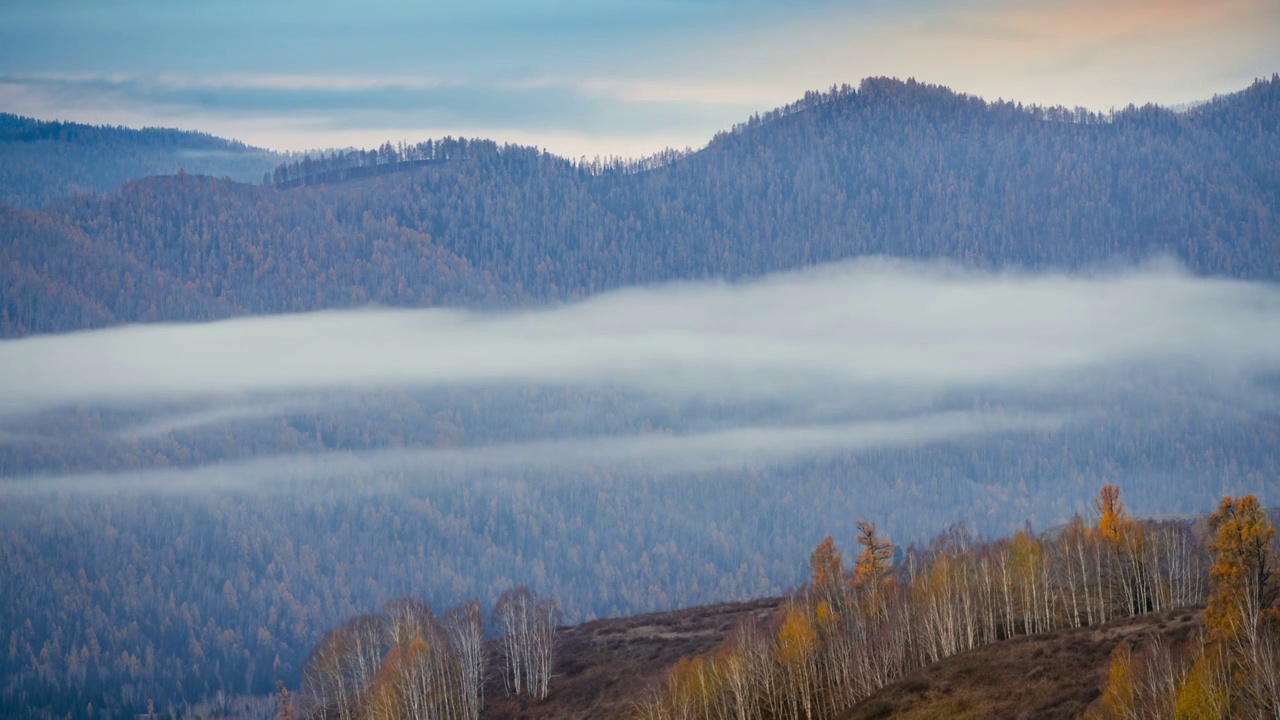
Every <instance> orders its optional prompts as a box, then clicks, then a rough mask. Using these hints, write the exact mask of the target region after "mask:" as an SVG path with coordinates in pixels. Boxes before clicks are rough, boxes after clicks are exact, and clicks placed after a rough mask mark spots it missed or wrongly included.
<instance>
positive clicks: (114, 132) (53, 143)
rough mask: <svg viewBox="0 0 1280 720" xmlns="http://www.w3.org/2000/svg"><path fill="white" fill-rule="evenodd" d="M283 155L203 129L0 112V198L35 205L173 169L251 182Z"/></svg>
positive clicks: (97, 192)
mask: <svg viewBox="0 0 1280 720" xmlns="http://www.w3.org/2000/svg"><path fill="white" fill-rule="evenodd" d="M288 158H289V155H286V154H281V153H275V152H272V151H269V150H263V149H261V148H254V147H249V146H247V145H245V144H244V143H240V142H236V141H233V140H224V139H222V138H219V137H215V136H213V135H209V134H207V133H200V132H192V131H183V130H173V129H166V128H144V129H142V130H133V129H130V128H125V127H110V126H95V125H84V124H80V123H71V122H56V121H46V120H36V119H33V118H27V117H21V116H19V115H13V114H11V113H0V204H3V205H10V206H13V207H20V208H29V209H33V210H38V209H40V208H42V207H44V206H45V205H46V204H47V203H49V202H52V201H54V200H61V199H65V198H69V197H73V196H76V195H102V194H105V193H109V192H113V191H115V190H116V189H117V188H119V187H120V184H121V183H123V182H125V181H126V180H132V179H136V178H143V177H148V176H152V175H173V174H175V173H177V172H178V171H179V170H185V171H186V172H189V173H195V174H199V175H210V176H212V177H219V178H220V177H228V178H231V179H233V180H238V181H240V182H254V181H256V180H257V179H258V178H260V177H261V176H262V173H264V172H267V171H268V170H269V169H270V168H271V167H272V166H273V165H276V164H278V163H281V162H284V161H286V160H287V159H288Z"/></svg>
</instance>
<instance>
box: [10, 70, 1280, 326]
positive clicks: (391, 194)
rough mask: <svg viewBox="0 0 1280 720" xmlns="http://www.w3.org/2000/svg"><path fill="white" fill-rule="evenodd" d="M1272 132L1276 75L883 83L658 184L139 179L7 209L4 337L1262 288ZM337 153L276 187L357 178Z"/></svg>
mask: <svg viewBox="0 0 1280 720" xmlns="http://www.w3.org/2000/svg"><path fill="white" fill-rule="evenodd" d="M1277 128H1280V78H1272V79H1270V80H1260V81H1258V82H1257V83H1255V84H1254V85H1253V86H1252V87H1250V88H1248V89H1246V90H1244V91H1242V92H1239V93H1236V94H1233V95H1229V96H1225V97H1221V98H1217V99H1215V100H1214V101H1212V102H1209V103H1207V104H1204V105H1201V106H1197V107H1196V108H1194V109H1192V110H1187V111H1183V112H1174V111H1171V110H1166V109H1162V108H1159V107H1142V108H1133V107H1131V108H1126V109H1124V110H1120V111H1118V112H1116V113H1114V114H1109V115H1099V114H1091V113H1085V112H1073V111H1067V110H1064V109H1053V108H1039V107H1024V106H1022V105H1018V104H1015V103H1011V102H997V103H991V102H986V101H983V100H980V99H978V98H974V97H970V96H967V95H964V94H961V93H957V92H955V91H952V90H950V89H948V88H944V87H939V86H934V85H926V84H922V83H916V82H914V81H909V82H902V81H897V80H890V79H883V78H881V79H869V80H866V81H864V82H862V83H861V84H860V85H859V87H858V88H856V89H855V88H852V87H845V88H836V89H833V90H832V91H830V92H828V93H811V94H810V95H808V96H806V98H805V99H803V100H802V101H800V102H798V103H797V104H795V105H793V106H790V107H788V108H781V109H779V110H778V111H775V112H773V113H769V114H767V115H766V116H764V117H761V118H752V119H751V120H749V121H748V122H746V123H744V124H742V125H741V126H739V127H738V128H736V129H734V130H732V131H729V132H725V133H722V134H721V135H719V136H717V137H716V138H714V139H713V140H712V141H711V142H710V143H709V145H708V146H707V147H706V148H704V149H703V150H701V151H699V152H696V153H691V154H671V155H669V156H666V157H663V158H659V159H657V160H655V161H653V162H640V163H635V164H626V163H619V164H614V165H599V166H584V165H578V164H574V163H571V162H569V161H568V160H565V159H563V158H559V157H556V156H553V155H549V154H546V153H542V152H539V151H536V150H534V149H531V148H524V147H518V146H499V145H497V144H496V143H493V142H490V141H484V140H463V139H446V140H441V141H436V142H433V143H430V144H424V145H423V146H422V149H420V150H415V152H416V153H417V154H415V155H413V156H412V157H413V158H417V159H416V160H413V161H412V162H407V163H404V162H402V164H404V165H406V166H407V167H410V168H411V169H409V170H407V171H404V172H396V173H393V174H389V175H385V176H379V175H376V174H375V175H374V176H373V177H365V178H364V179H362V180H359V181H357V182H332V183H329V182H323V181H321V182H320V184H318V185H314V186H308V185H304V186H302V187H288V188H286V187H283V186H287V185H290V184H292V183H293V181H286V182H284V183H282V187H274V186H262V185H256V184H253V185H251V184H242V183H237V182H234V181H219V180H213V179H208V178H194V177H191V176H189V175H188V176H185V177H178V176H168V177H162V178H152V179H146V180H140V181H132V182H129V183H126V184H125V185H123V186H122V187H120V188H119V189H117V190H115V191H114V192H112V193H110V194H108V195H104V196H93V197H84V198H81V199H79V200H76V201H68V202H62V203H58V204H55V205H53V206H50V207H49V208H47V209H46V210H44V211H40V212H37V213H21V212H17V211H14V210H4V209H0V214H2V215H3V217H0V222H3V223H4V225H5V229H4V233H3V242H4V245H3V246H0V260H3V264H2V265H0V272H2V273H3V276H2V277H3V279H4V280H5V282H6V283H7V284H8V285H9V286H11V287H13V288H15V291H14V292H11V293H7V294H6V296H5V298H4V305H3V307H0V310H3V313H2V314H0V336H8V337H14V336H20V335H26V334H30V333H36V332H57V331H67V330H75V329H81V328H89V327H102V326H107V325H113V324H119V323H129V322H154V321H193V320H209V319H215V318H220V317H226V316H232V315H250V314H266V313H280V312H300V311H309V310H321V309H332V308H343V307H352V306H362V305H366V304H368V303H378V304H385V305H391V306H399V307H425V306H437V305H449V306H466V307H509V306H513V305H525V304H532V303H541V302H558V301H562V300H566V299H573V298H580V297H585V296H588V295H591V294H594V293H598V292H600V291H603V290H608V289H612V288H618V287H624V286H631V285H636V284H648V283H654V282H662V281H670V280H682V279H700V278H707V277H721V278H740V277H752V276H758V275H761V274H764V273H769V272H774V271H780V270H789V269H795V268H800V267H805V266H810V265H813V264H817V263H822V262H828V261H837V260H842V259H848V258H853V257H860V256H865V255H891V256H898V257H907V258H917V259H949V260H955V261H960V262H963V263H965V264H969V265H975V266H979V267H1021V268H1031V269H1078V268H1089V267H1097V266H1100V265H1103V266H1105V265H1107V264H1111V263H1117V262H1130V263H1132V262H1140V261H1146V260H1149V259H1151V258H1153V257H1157V256H1167V257H1172V258H1174V259H1176V260H1177V261H1179V262H1181V263H1183V264H1185V265H1186V266H1187V267H1188V268H1190V269H1191V270H1192V271H1194V272H1197V273H1213V274H1224V275H1229V276H1235V277H1246V278H1260V279H1276V278H1280V255H1277V254H1276V253H1275V252H1274V251H1273V250H1274V233H1275V228H1277V227H1280V129H1277ZM113 132H114V131H113ZM122 132H123V131H122ZM108 135H110V136H111V137H114V135H111V133H108ZM164 137H168V136H164ZM200 137H201V138H202V140H201V142H206V143H208V142H213V140H211V139H209V138H205V137H203V136H200ZM31 147H32V149H31V150H30V152H38V150H37V149H35V148H36V147H37V146H34V145H33V146H31ZM386 150H387V152H386V153H384V156H385V157H383V160H386V161H388V162H391V161H396V160H395V158H396V157H398V156H393V153H394V151H393V150H392V149H391V148H390V146H387V148H386ZM245 152H248V151H247V150H246V151H245ZM335 157H337V158H338V159H330V160H329V161H324V160H307V161H304V162H305V163H307V164H306V165H305V166H303V165H298V166H293V165H290V166H288V168H292V169H287V172H283V173H282V176H284V177H293V176H294V175H295V174H296V175H298V177H306V176H308V175H311V174H315V176H316V177H317V178H320V179H321V180H323V178H324V177H325V173H326V172H330V173H331V172H332V170H326V168H330V167H345V166H346V165H349V164H350V163H351V162H355V161H353V160H352V157H353V156H348V155H342V156H335ZM442 159H447V161H444V162H422V163H421V164H419V165H414V164H413V163H414V162H419V161H428V160H442ZM24 162H26V163H27V164H31V165H34V166H41V162H40V161H39V160H38V158H33V159H30V160H28V161H24ZM326 162H327V163H328V164H326ZM361 162H362V161H361ZM51 167H52V166H51ZM188 172H191V168H190V167H188ZM59 176H67V173H65V172H59ZM51 248H58V250H57V258H56V260H51V259H49V258H47V257H45V253H48V252H51V250H50V249H51ZM249 258H252V259H253V260H252V262H251V263H250V262H249V261H248V259H249ZM135 264H136V267H135ZM84 267H92V268H93V269H94V277H86V273H85V271H84V270H83V268H84ZM125 277H129V278H131V280H132V282H128V283H123V282H121V280H122V279H123V278H125ZM121 285H124V287H123V288H122V287H121ZM283 287H287V288H289V292H280V291H278V290H277V288H283ZM50 307H56V308H60V310H59V312H56V313H53V312H49V311H48V308H50Z"/></svg>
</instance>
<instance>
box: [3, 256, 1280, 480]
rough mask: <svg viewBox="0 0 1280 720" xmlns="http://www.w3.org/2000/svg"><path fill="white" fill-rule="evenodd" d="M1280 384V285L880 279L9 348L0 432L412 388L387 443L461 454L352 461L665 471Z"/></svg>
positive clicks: (879, 275) (141, 423) (812, 276)
mask: <svg viewBox="0 0 1280 720" xmlns="http://www.w3.org/2000/svg"><path fill="white" fill-rule="evenodd" d="M1278 373H1280V290H1277V288H1276V287H1275V286H1273V285H1269V284H1263V283H1253V282H1245V281H1239V280H1229V279H1218V278H1205V277H1197V276H1193V275H1190V274H1188V273H1187V272H1185V271H1183V270H1182V269H1180V268H1178V267H1176V266H1174V265H1172V264H1169V263H1155V264H1151V265H1147V266H1144V267H1140V268H1129V269H1113V270H1108V271H1100V272H1095V273H1075V274H1064V273H1030V272H986V271H976V270H970V269H965V268H961V267H958V266H955V265H949V264H941V263H916V262H905V261H896V260H887V259H865V260H861V261H856V262H850V263H842V264H837V265H832V266H826V267H820V268H814V269H809V270H805V271H800V272H792V273H783V274H777V275H773V276H767V277H764V278H759V279H754V280H750V281H744V282H736V283H728V282H687V283H674V284H667V285H659V286H652V287H640V288H632V289H627V290H621V291H616V292H610V293H606V294H602V295H600V296H597V297H594V298H590V299H587V300H585V301H581V302H577V303H573V304H566V305H557V306H551V307H543V308H537V309H532V310H519V311H503V312H471V311H462V310H444V309H428V310H388V309H378V308H366V309H361V310H352V311H343V312H322V313H312V314H303V315H288V316H271V317H254V318H242V319H236V320H227V321H221V322H214V323H203V324H177V325H172V324H156V325H135V326H128V327H119V328H112V329H107V330H98V331H92V332H80V333H70V334H64V335H51V336H37V337H31V338H24V339H19V340H11V341H5V342H0V398H3V400H2V401H0V429H3V430H4V431H5V432H7V433H10V435H9V436H8V439H7V441H6V442H8V443H9V444H11V445H12V444H13V443H15V442H17V441H18V438H20V437H22V433H24V432H30V431H31V428H32V427H37V428H39V429H40V433H41V435H42V436H49V434H50V432H51V430H50V428H57V427H58V424H57V422H54V421H50V418H51V417H56V416H57V414H58V413H60V412H65V411H67V410H76V411H77V412H79V411H81V410H83V409H85V408H90V409H92V408H98V409H101V410H103V412H101V413H95V414H94V415H93V417H98V416H101V417H106V418H112V417H117V418H118V417H125V418H128V421H127V422H128V424H127V425H125V426H124V427H112V426H111V423H110V422H107V423H106V424H105V425H104V426H102V427H101V432H104V433H106V436H107V439H108V440H112V439H114V440H115V441H119V440H120V439H125V440H131V441H138V440H147V439H152V438H159V437H163V436H165V435H167V434H168V433H171V432H173V431H175V430H186V431H189V432H196V433H198V432H201V431H204V430H206V429H213V428H217V427H220V426H224V425H226V424H227V423H231V422H237V423H242V422H244V421H247V420H254V421H265V420H268V419H270V418H273V417H284V416H290V417H293V416H307V415H314V416H315V417H317V418H322V422H321V424H323V425H324V426H326V427H330V426H332V427H340V426H341V424H342V423H343V422H345V421H346V420H344V418H346V419H352V418H357V417H358V418H359V421H358V422H360V423H365V425H361V427H365V426H366V425H369V424H371V425H369V426H371V427H377V426H378V424H379V423H380V422H381V421H380V420H379V418H380V417H387V415H386V414H384V413H383V412H382V410H380V409H379V408H380V407H382V406H381V405H378V403H382V402H391V401H389V400H387V398H389V397H394V395H395V393H398V392H402V391H405V390H408V391H410V392H425V393H428V395H427V396H424V397H425V399H424V400H422V402H424V403H425V405H421V406H419V407H422V408H430V409H424V410H415V411H414V413H415V415H414V417H415V418H418V419H415V420H414V421H413V422H415V423H417V424H416V425H412V426H410V425H409V424H402V425H401V424H398V425H397V426H396V427H397V428H399V429H398V430H396V433H392V434H393V435H394V434H401V437H400V440H398V441H394V440H392V439H390V437H391V436H390V435H388V436H386V437H387V439H386V440H385V442H387V443H391V444H408V445H410V446H426V447H430V446H431V445H434V444H435V443H436V442H437V440H436V439H435V438H434V437H432V436H429V434H430V428H431V427H432V425H433V421H431V420H430V416H431V414H432V413H435V412H437V411H441V412H445V413H446V414H452V413H454V412H456V411H457V410H458V409H460V408H461V409H466V410H467V412H471V410H470V409H471V408H473V407H481V406H482V407H483V408H484V409H483V410H482V411H479V412H478V414H474V417H472V419H471V420H468V421H467V423H468V430H469V432H471V433H472V434H471V435H469V436H468V437H465V438H462V442H463V443H464V444H465V446H464V447H462V448H459V449H455V450H451V451H437V450H432V451H424V450H417V451H403V452H410V453H418V454H410V455H395V454H392V455H387V454H378V453H374V454H373V455H368V456H365V455H361V456H358V459H357V460H355V461H353V462H375V464H376V463H381V462H391V463H392V464H394V463H395V462H399V460H395V461H392V460H388V458H409V459H410V462H411V464H414V465H415V466H418V467H448V468H454V469H457V468H462V469H468V468H470V469H473V470H480V469H492V468H503V467H506V468H515V467H540V466H547V465H548V464H554V463H557V462H568V463H569V464H571V465H573V466H575V467H579V468H581V467H586V466H593V465H600V464H606V465H607V464H621V465H627V464H630V463H641V461H643V462H642V463H641V464H642V465H643V468H644V471H645V472H662V473H671V472H679V471H693V470H701V469H707V468H715V467H720V466H724V465H740V466H746V467H752V466H759V465H765V466H774V465H777V464H779V463H781V464H786V463H794V462H800V461H802V460H804V459H805V458H812V457H816V456H820V455H823V454H828V453H835V452H854V451H859V450H863V449H866V448H870V447H893V446H900V445H902V444H904V443H918V442H941V441H950V440H972V439H974V438H981V437H983V436H986V435H991V434H999V433H1009V432H1041V431H1045V430H1051V429H1053V428H1057V427H1061V426H1064V425H1070V424H1073V423H1083V422H1090V421H1092V420H1094V419H1095V418H1096V415H1097V413H1098V412H1100V410H1099V408H1101V407H1104V406H1115V405H1119V406H1121V407H1123V408H1126V409H1125V412H1133V413H1135V415H1141V414H1142V413H1143V412H1154V411H1155V409H1156V408H1167V407H1170V406H1177V407H1179V408H1182V409H1184V410H1188V411H1194V412H1198V413H1206V414H1215V416H1219V417H1224V418H1227V417H1230V418H1235V419H1239V418H1245V417H1249V416H1250V415H1256V414H1258V413H1267V412H1270V410H1271V409H1273V408H1274V407H1276V405H1277V402H1280V398H1278V397H1277V393H1276V390H1275V386H1274V383H1273V379H1274V378H1275V377H1276V376H1277V374H1278ZM522 388H538V389H539V391H538V392H539V396H538V397H540V398H542V399H541V400H539V401H538V403H536V404H531V403H530V400H528V398H527V397H526V396H524V395H522V393H523V392H525V391H524V390H522ZM353 391H364V392H365V393H366V394H365V395H364V396H359V395H357V396H351V395H344V393H350V392H353ZM368 391H375V392H373V393H372V394H369V393H368ZM382 391H387V392H388V393H390V395H387V394H380V393H381V392H382ZM546 398H554V399H553V400H549V401H548V400H546ZM584 398H585V399H584ZM593 398H594V399H593ZM602 398H608V399H607V400H605V399H602ZM353 403H354V404H353ZM368 403H373V405H369V404H368ZM112 408H116V409H118V411H111V412H106V411H109V410H111V409H112ZM149 408H165V409H163V410H160V411H159V414H155V413H156V411H155V410H151V409H149ZM174 408H179V409H177V410H175V409H174ZM396 412H398V410H397V411H396ZM1162 412H1163V411H1162ZM423 413H426V414H425V415H423ZM424 417H425V418H426V419H422V418H424ZM387 422H390V421H387ZM396 422H397V423H400V422H401V421H399V420H397V421H396ZM405 422H406V423H407V422H408V421H407V420H406V421H405ZM335 423H337V424H336V425H335ZM383 424H385V423H383ZM278 427H280V428H283V429H287V427H288V426H287V425H281V426H278ZM422 428H427V429H426V430H422ZM307 432H311V431H303V433H304V436H305V435H306V433H307ZM415 432H419V434H417V435H415V434H414V433H415ZM422 432H425V433H427V435H422V434H421V433H422ZM375 435H376V433H375ZM219 437H223V438H225V432H222V433H221V434H220V435H219ZM455 440H456V439H455ZM377 442H383V441H375V446H376V445H377ZM222 445H225V443H224V442H220V443H219V446H222ZM261 446H262V443H260V442H256V441H255V443H254V447H258V448H259V450H255V451H254V452H260V451H263V450H262V448H261ZM344 447H345V445H344ZM354 447H368V445H363V446H362V445H358V444H357V445H356V446H354ZM265 451H266V452H270V451H271V449H270V443H267V444H266V446H265ZM385 452H387V453H391V452H393V451H390V450H388V451H385ZM321 457H323V458H324V460H323V464H324V465H325V466H326V467H330V466H331V467H335V468H342V467H345V466H344V465H343V464H342V463H343V462H345V461H344V460H343V459H342V458H343V457H344V456H341V455H339V456H321ZM258 461H261V462H266V463H267V464H266V465H262V466H255V467H259V468H260V469H262V468H265V469H266V470H271V469H279V468H282V467H284V465H282V464H280V463H286V464H287V465H288V466H289V467H299V466H300V465H299V463H300V462H302V461H300V460H299V459H298V458H288V459H286V460H280V461H278V462H277V461H276V460H270V461H268V460H262V459H261V458H259V460H258ZM255 462H257V461H255ZM301 466H302V467H310V466H308V465H305V463H304V464H303V465H301ZM210 472H222V471H221V470H210ZM156 482H157V483H158V484H164V483H167V482H169V480H157V481H156Z"/></svg>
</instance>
